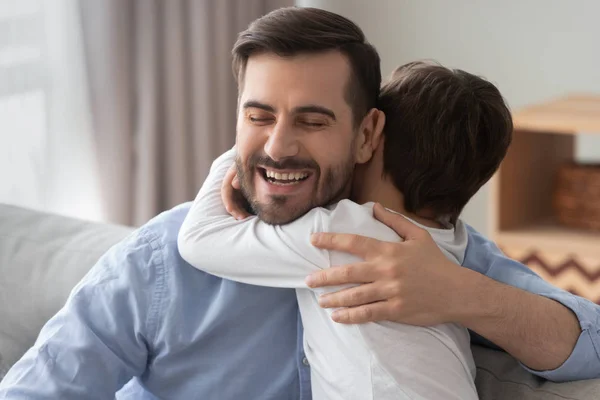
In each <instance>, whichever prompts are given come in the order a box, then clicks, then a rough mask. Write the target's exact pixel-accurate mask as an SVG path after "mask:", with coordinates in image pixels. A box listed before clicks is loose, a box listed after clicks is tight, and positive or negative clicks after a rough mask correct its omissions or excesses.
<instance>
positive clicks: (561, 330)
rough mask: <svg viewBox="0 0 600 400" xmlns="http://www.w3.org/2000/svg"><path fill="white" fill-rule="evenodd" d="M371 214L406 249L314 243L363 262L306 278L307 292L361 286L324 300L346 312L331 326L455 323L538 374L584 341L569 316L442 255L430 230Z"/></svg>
mask: <svg viewBox="0 0 600 400" xmlns="http://www.w3.org/2000/svg"><path fill="white" fill-rule="evenodd" d="M374 213H375V217H376V218H377V219H378V220H380V221H381V222H383V223H384V224H386V225H388V226H389V227H391V228H392V229H394V231H396V233H397V234H398V235H399V236H401V237H403V238H404V242H402V243H386V242H381V241H378V240H375V239H370V238H366V237H362V236H357V235H345V234H331V233H320V234H316V235H315V236H314V237H313V244H314V245H315V246H317V247H320V248H322V249H328V250H338V251H345V252H348V253H351V254H354V255H356V256H359V257H361V258H363V259H364V260H365V261H364V262H362V263H358V264H353V265H346V266H342V267H333V268H329V269H327V270H323V271H319V272H316V273H314V274H313V275H311V276H310V277H308V278H307V284H308V285H309V286H310V287H319V286H331V285H341V284H352V283H354V284H356V283H361V284H362V285H360V286H357V287H353V288H350V289H345V290H341V291H339V292H336V293H332V294H328V295H326V296H323V297H321V300H320V304H321V305H322V306H323V307H326V308H331V307H346V308H342V309H340V310H337V311H336V312H335V313H333V319H334V320H335V321H336V322H341V323H363V322H369V321H382V320H389V321H396V322H402V323H407V324H411V325H421V326H431V325H436V324H439V323H444V322H455V323H459V324H462V325H463V326H465V327H466V328H469V329H471V330H472V331H475V332H477V333H478V334H480V335H481V336H483V337H485V338H487V339H488V340H490V341H492V342H493V343H495V344H497V345H498V346H500V347H501V348H503V349H504V350H505V351H507V352H508V353H510V354H511V355H512V356H513V357H515V358H516V359H517V360H519V361H521V362H522V363H523V364H525V365H527V366H528V367H529V368H531V369H535V370H538V371H547V370H553V369H556V368H558V367H559V366H560V365H562V364H563V363H564V362H565V360H566V359H567V358H568V357H569V355H570V354H571V352H572V351H573V348H574V346H575V343H576V342H577V340H578V338H579V335H580V334H581V328H580V326H579V321H578V320H577V317H576V316H575V315H574V314H573V312H572V311H571V310H570V309H568V308H567V307H565V306H563V305H562V304H560V303H558V302H555V301H553V300H550V299H548V298H546V297H542V296H538V295H535V294H532V293H529V292H526V291H524V290H521V289H517V288H515V287H512V286H508V285H505V284H502V283H500V282H496V281H494V280H492V279H490V278H488V277H486V276H484V275H481V274H479V273H478V272H475V271H471V270H469V269H467V268H463V267H460V266H458V265H456V264H454V263H452V262H451V261H449V260H448V259H447V258H446V257H445V256H444V255H443V254H442V252H441V251H440V250H439V248H438V247H437V245H436V244H435V242H434V241H433V239H432V238H431V236H429V234H428V232H427V231H425V230H423V229H420V228H418V227H417V226H415V225H414V224H411V223H410V222H408V221H407V220H406V219H405V218H403V217H401V216H399V215H394V214H393V213H390V212H388V211H386V210H385V209H384V208H383V207H381V206H380V205H376V206H375V209H374Z"/></svg>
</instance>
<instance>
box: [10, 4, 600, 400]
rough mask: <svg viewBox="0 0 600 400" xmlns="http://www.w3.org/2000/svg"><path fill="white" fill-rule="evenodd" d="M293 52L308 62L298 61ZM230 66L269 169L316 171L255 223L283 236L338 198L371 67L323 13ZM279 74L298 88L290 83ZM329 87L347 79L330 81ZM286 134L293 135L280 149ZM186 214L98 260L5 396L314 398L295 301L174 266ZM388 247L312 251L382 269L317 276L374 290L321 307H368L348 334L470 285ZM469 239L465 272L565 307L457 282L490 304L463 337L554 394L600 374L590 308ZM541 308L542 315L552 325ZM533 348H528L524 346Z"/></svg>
mask: <svg viewBox="0 0 600 400" xmlns="http://www.w3.org/2000/svg"><path fill="white" fill-rule="evenodd" d="M257 40H259V41H260V40H266V41H267V42H270V43H273V42H275V43H276V44H278V45H279V46H282V47H281V50H279V51H278V52H277V53H274V52H273V51H269V50H267V49H266V48H265V47H262V48H260V47H258V48H257V47H256V46H255V45H254V44H256V41H257ZM253 43H254V44H253ZM303 43H304V44H303ZM298 46H299V47H301V48H302V47H303V46H304V50H303V51H299V52H296V53H294V49H296V48H297V47H298ZM257 50H258V53H255V51H257ZM336 52H337V53H336ZM306 53H308V54H312V55H313V57H310V58H311V60H310V61H311V62H308V61H307V64H305V65H304V66H305V68H301V69H298V68H295V65H296V64H295V63H291V64H285V60H286V59H287V60H289V59H290V58H288V57H290V56H292V54H295V55H293V57H300V58H302V54H306ZM256 55H263V56H265V57H262V61H264V63H263V64H262V65H261V63H260V62H258V63H257V64H254V63H253V62H254V61H261V60H258V59H253V57H255V56H256ZM269 57H270V59H269ZM234 58H235V61H236V64H235V65H236V66H238V67H239V69H237V71H238V72H242V71H244V72H245V73H246V74H245V75H244V74H241V75H239V74H238V78H240V80H239V82H240V92H241V93H246V90H250V89H249V88H250V86H247V85H252V86H251V87H252V91H253V92H254V93H255V94H256V96H257V97H254V98H249V99H247V100H245V101H244V102H243V103H242V106H241V107H240V116H239V117H240V118H242V117H243V118H246V120H247V121H250V122H252V123H253V124H256V125H254V126H261V124H271V125H272V129H270V130H269V134H268V141H267V142H266V143H263V144H262V146H263V149H264V151H265V153H266V154H267V155H268V156H269V157H270V158H271V159H273V160H278V159H282V158H283V159H288V160H293V159H294V152H295V151H296V150H295V148H296V146H297V145H298V137H302V140H303V141H302V143H303V145H305V144H306V146H308V144H307V143H311V146H310V148H311V149H312V152H311V156H312V159H313V160H314V164H312V165H311V166H310V167H311V169H312V171H318V174H316V176H315V177H314V178H313V179H317V180H318V182H319V183H318V185H317V187H318V189H317V191H310V192H305V193H302V194H301V195H300V196H298V197H299V200H294V199H289V198H286V197H285V196H283V195H282V196H281V197H277V196H275V197H273V198H271V199H270V200H269V201H271V200H272V201H273V202H274V204H273V206H274V208H273V212H272V213H271V214H270V216H269V217H266V218H272V221H273V222H286V221H289V220H291V219H293V218H297V217H298V216H300V215H302V214H303V213H305V212H306V211H307V210H309V209H310V208H311V207H314V206H317V205H324V204H327V203H328V202H330V201H336V200H338V199H339V198H342V197H344V196H347V195H348V194H349V189H350V188H349V184H348V182H350V180H351V177H352V168H353V164H356V163H358V162H360V161H361V160H359V159H354V160H352V162H350V161H349V156H348V155H349V154H350V151H351V149H350V147H351V146H350V143H351V142H352V139H353V138H354V136H353V135H354V134H355V133H357V132H361V131H363V130H365V129H367V130H368V129H370V128H369V127H372V125H373V123H374V120H373V114H374V113H371V112H370V110H372V109H373V108H374V107H375V104H376V100H377V95H378V91H379V85H380V80H381V79H380V75H379V74H380V72H379V58H378V56H377V53H376V52H375V50H374V49H373V48H372V47H371V46H370V45H368V44H367V43H366V42H365V39H364V36H363V34H362V32H361V31H360V29H359V28H358V27H356V25H354V24H353V23H351V22H350V21H348V20H346V19H345V18H343V17H340V16H338V15H335V14H332V13H328V12H325V11H322V10H314V9H282V10H277V11H275V12H273V13H271V14H269V15H267V16H265V17H263V18H261V19H259V20H257V21H256V22H255V23H253V24H252V26H251V27H250V28H249V29H248V30H247V31H246V32H243V33H242V34H241V35H240V38H239V40H238V43H237V44H236V48H235V49H234ZM269 61H274V62H278V63H279V64H278V65H279V67H280V68H281V70H277V69H273V68H272V67H273V64H272V63H270V62H269ZM288 72H289V73H290V74H291V75H293V76H294V80H289V79H286V75H288V74H287V73H288ZM336 74H339V77H343V78H344V79H336V76H337V75H336ZM250 75H252V76H250ZM295 79H297V80H295ZM314 81H318V82H320V83H322V85H314V83H313V82H314ZM286 89H289V90H286ZM265 97H266V98H269V99H268V101H265V100H264V98H265ZM324 103H327V104H328V105H329V107H327V106H323V104H324ZM282 122H285V123H282ZM326 125H329V126H330V127H331V129H327V136H326V137H323V135H320V134H319V133H320V132H321V133H322V131H321V130H320V128H322V127H323V126H326ZM290 127H294V129H290ZM252 132H253V131H252V129H250V130H248V131H246V132H245V134H246V135H247V136H246V137H247V140H248V142H246V143H241V142H240V141H238V145H240V146H246V147H245V150H241V149H240V150H239V151H240V154H242V153H243V154H245V155H246V156H248V155H250V154H251V152H252V149H253V148H254V149H256V148H258V147H257V146H259V143H258V142H256V140H255V138H253V137H252ZM290 132H294V133H295V134H297V135H294V136H290ZM238 135H240V132H238ZM244 160H245V162H247V165H250V166H252V168H251V169H250V170H249V171H250V173H252V174H260V173H262V172H261V171H260V170H259V168H260V165H261V162H259V161H261V160H254V162H252V160H251V159H249V158H248V159H244ZM262 162H264V160H262ZM288 162H290V161H288ZM291 163H292V164H293V161H291ZM255 176H256V175H255ZM331 176H333V177H335V179H331ZM340 183H341V185H340ZM255 188H256V187H255ZM257 198H258V199H259V201H262V200H261V198H260V196H257ZM188 209H189V205H187V204H186V205H182V206H179V207H177V208H175V209H173V210H171V211H168V212H166V213H163V214H161V215H160V216H158V217H157V218H155V219H154V220H152V221H151V222H149V223H148V224H146V225H145V226H144V227H142V228H140V229H139V230H138V231H136V232H135V233H133V234H132V235H131V236H130V237H128V238H127V239H125V240H124V241H122V242H121V243H119V244H117V245H116V246H115V247H113V248H112V249H111V250H110V251H109V252H108V253H107V254H106V255H105V256H103V257H102V259H101V260H100V261H99V262H98V264H97V265H96V266H95V267H94V268H93V269H92V271H90V273H89V274H88V275H87V276H86V277H85V278H84V279H83V280H82V282H80V283H79V284H78V285H77V287H76V288H75V289H74V290H73V292H72V294H71V296H70V297H69V299H68V301H67V303H66V305H65V307H64V308H63V309H62V310H61V311H60V312H59V313H58V314H57V315H56V316H55V317H53V318H52V319H51V320H50V321H49V322H48V323H47V324H46V326H45V327H44V328H43V330H42V332H41V333H40V336H39V338H38V340H37V342H36V344H35V346H34V347H33V348H32V349H30V350H29V351H28V352H27V353H26V354H25V355H24V357H23V359H21V360H20V361H19V362H18V363H17V364H16V365H15V366H14V367H13V368H12V369H11V371H9V373H8V375H7V376H6V377H5V379H4V380H3V381H2V383H1V385H0V398H3V399H21V398H26V399H33V400H35V399H56V398H60V399H65V400H68V399H80V398H86V399H111V398H114V396H115V392H117V391H119V390H120V389H121V388H123V389H122V390H120V391H119V392H118V394H117V398H119V399H127V398H134V399H156V398H165V399H166V398H169V399H193V398H208V399H219V400H221V399H222V400H227V399H239V398H244V399H261V400H262V399H309V398H310V380H309V366H308V365H307V363H306V362H304V360H305V358H304V354H303V348H302V328H301V324H300V320H299V318H298V311H297V305H296V300H295V294H294V292H293V291H290V290H283V289H271V288H263V287H255V286H248V285H243V284H238V283H234V282H231V281H227V280H222V279H219V278H216V277H213V276H210V275H207V274H204V273H202V272H200V271H198V270H196V269H194V268H193V267H191V266H189V265H187V264H186V263H184V262H183V261H182V259H181V258H180V256H179V254H178V251H177V246H176V242H177V234H178V231H179V228H180V226H181V223H182V221H183V219H184V217H185V215H186V213H187V211H188ZM382 218H383V219H384V220H387V218H389V216H386V215H385V214H384V216H383V217H382ZM388 222H390V224H391V225H392V226H393V225H394V224H395V223H396V222H394V221H388ZM398 233H399V234H400V235H401V236H403V237H405V238H406V239H407V240H406V242H405V243H403V244H398V245H392V244H388V243H372V242H369V241H367V240H366V239H351V240H350V241H348V240H347V238H346V237H344V236H334V237H333V238H331V237H330V236H327V235H323V236H321V237H320V238H318V239H317V244H319V245H321V246H324V247H329V248H333V247H345V246H347V245H348V243H350V244H353V245H356V249H355V250H356V251H357V252H358V253H362V252H363V251H365V252H367V253H368V257H366V258H367V260H366V263H374V264H376V265H377V268H372V269H371V270H372V272H371V273H366V272H365V269H362V268H360V266H352V267H350V268H339V269H337V268H334V269H332V270H331V271H327V274H325V275H319V276H317V277H316V280H315V282H316V284H323V283H330V284H335V283H337V281H340V280H345V281H352V280H354V279H356V280H358V281H367V282H370V283H368V284H367V285H363V287H362V288H361V289H360V291H356V290H355V291H349V292H341V293H339V296H337V297H332V299H331V300H332V301H331V302H330V304H329V305H331V304H333V303H336V302H339V301H340V296H341V299H342V300H341V301H342V302H344V300H343V299H344V297H345V296H346V295H348V294H349V298H350V299H351V301H352V302H353V303H355V304H357V305H360V304H365V303H372V304H368V305H367V306H366V307H370V308H364V306H363V308H361V307H358V308H351V309H349V310H348V311H347V314H346V316H347V317H346V318H344V315H342V320H343V321H349V320H352V319H353V318H356V316H355V312H356V315H358V316H359V317H360V316H362V318H363V319H372V318H376V317H377V318H379V317H380V316H383V317H384V318H385V319H392V320H401V321H405V322H415V323H423V324H428V323H430V322H432V321H434V320H436V318H439V317H440V316H439V315H438V314H440V312H439V308H440V307H439V305H438V304H436V303H438V302H439V300H440V299H439V298H435V299H434V298H433V297H436V296H431V295H429V296H427V295H426V294H427V293H431V291H430V290H429V289H427V288H425V287H423V286H422V285H421V286H419V285H418V282H421V283H422V282H423V280H424V279H427V280H428V282H427V284H428V285H429V286H431V284H432V283H433V284H434V285H433V287H434V288H437V289H438V290H439V287H440V284H439V283H436V282H439V281H440V280H442V281H445V280H446V279H450V275H451V274H452V273H454V272H456V273H460V275H459V276H460V277H461V278H462V277H466V275H463V272H462V271H466V273H469V274H476V272H472V271H469V270H467V269H462V268H460V267H459V266H456V265H448V264H447V263H445V262H443V255H441V253H440V251H439V249H438V248H437V247H436V245H435V244H434V243H433V242H432V240H431V238H430V237H428V236H427V235H424V234H423V232H422V231H421V230H420V229H418V228H416V227H414V226H408V227H402V228H401V229H399V232H398ZM469 240H470V242H471V243H472V244H471V248H470V249H468V250H467V254H466V260H465V263H464V264H465V266H467V267H469V268H471V269H475V270H478V271H480V272H487V273H495V274H497V275H493V276H494V277H495V278H497V279H499V280H504V281H508V282H512V283H513V284H515V283H516V282H515V281H519V280H520V279H521V278H522V279H524V280H525V281H526V282H528V287H527V289H530V290H534V291H537V292H541V293H539V294H543V295H545V296H548V297H551V298H553V299H556V300H558V301H559V302H561V303H563V304H565V306H566V307H565V306H563V305H561V304H559V303H558V302H554V301H552V300H547V299H545V298H543V297H541V296H536V295H529V294H527V293H525V292H522V291H518V293H519V299H520V300H521V301H522V302H523V303H524V304H520V305H519V307H518V309H517V310H514V309H507V308H506V307H503V304H502V302H503V301H509V300H510V299H508V298H507V297H508V296H515V295H516V292H514V291H515V290H518V289H512V288H508V289H506V288H507V286H505V285H502V284H499V283H496V282H494V281H493V280H491V279H488V278H486V277H485V276H483V275H482V274H477V277H478V278H476V279H475V278H473V276H472V275H469V280H468V282H471V283H473V282H474V283H476V284H477V285H479V284H481V285H485V286H482V289H486V290H488V289H489V292H490V294H491V295H492V296H491V297H490V299H489V300H488V299H487V298H485V296H483V294H485V293H483V294H482V293H479V292H474V291H469V290H467V288H466V287H461V288H460V289H464V290H465V291H464V293H477V295H478V297H477V298H475V299H473V300H472V302H470V303H469V304H472V309H469V310H463V311H464V312H465V313H467V312H468V314H469V316H471V317H472V319H473V324H472V327H473V329H475V330H478V329H479V330H480V331H481V332H480V333H483V334H484V335H486V334H487V336H488V338H489V339H492V340H494V341H496V343H498V344H499V345H501V346H503V347H505V348H506V349H508V350H509V351H511V353H513V354H514V355H515V356H517V357H518V358H519V359H521V360H522V361H524V362H525V364H527V365H528V366H529V367H532V368H536V369H539V370H548V371H545V372H538V373H539V374H540V375H543V376H546V377H549V378H552V379H556V380H561V379H572V378H581V379H582V378H587V377H590V376H597V375H599V371H600V359H599V358H598V356H597V353H594V352H595V350H594V347H593V343H598V333H597V330H598V326H597V323H596V319H597V315H598V311H597V309H596V308H594V306H592V305H591V304H590V303H587V302H585V301H583V300H581V299H578V298H576V297H574V296H570V295H568V294H565V293H563V292H560V291H557V290H555V289H552V288H551V287H550V286H547V285H544V284H543V283H541V282H538V281H536V280H535V279H530V278H528V276H530V275H528V272H527V270H526V269H525V267H521V266H519V265H518V264H516V263H514V262H512V261H510V260H507V259H505V258H503V256H502V255H501V254H500V253H499V252H498V251H497V249H496V248H495V247H494V246H493V244H491V243H489V242H487V241H486V240H485V239H483V238H482V237H481V236H480V235H478V234H476V233H474V232H472V231H471V232H470V238H469ZM240 261H243V260H240ZM417 266H418V267H419V268H411V267H417ZM520 268H521V269H520ZM417 270H420V271H424V272H427V273H428V274H429V275H427V276H424V277H423V276H421V277H419V276H412V277H410V278H409V279H404V276H405V274H406V273H408V272H410V271H417ZM340 271H343V272H342V273H341V275H340V276H338V274H337V273H338V272H340ZM459 271H461V272H459ZM515 271H516V272H515ZM503 273H504V274H506V275H504V276H503V275H502V274H503ZM515 273H516V274H517V275H516V276H515V275H512V274H515ZM408 280H410V281H413V280H414V281H415V285H416V286H413V289H411V290H410V291H404V290H402V291H400V292H397V291H392V292H388V291H386V290H384V288H383V286H399V287H404V285H406V284H407V281H408ZM452 281H453V282H454V281H456V279H452ZM447 283H448V282H442V285H445V284H447ZM452 286H454V285H452ZM465 286H466V285H465ZM456 287H457V288H456V289H452V290H450V291H449V293H456V290H458V287H459V285H458V283H457V284H456ZM499 287H501V288H502V289H503V290H500V289H498V288H499ZM421 290H422V292H421V296H422V297H427V298H428V299H429V300H427V301H425V302H424V303H421V304H424V305H425V306H426V308H425V310H427V312H425V313H423V315H424V317H423V318H422V319H418V318H416V316H418V314H416V313H414V312H410V309H409V308H408V307H409V305H410V302H412V305H413V306H414V305H415V304H417V303H415V302H414V301H413V300H414V297H416V296H407V294H410V292H414V291H421ZM507 290H509V291H507ZM356 293H358V296H357V295H356ZM439 293H440V292H439V291H438V293H436V295H438V294H439ZM360 296H365V297H363V298H362V299H361V298H360ZM377 300H383V302H379V303H378V302H377ZM490 303H491V304H497V308H495V309H494V312H493V313H492V314H491V315H490V313H489V311H490V308H489V307H486V305H489V304H490ZM567 307H568V308H567ZM455 309H456V308H453V310H455ZM569 309H570V310H572V311H569ZM361 310H366V312H365V311H361ZM548 310H553V311H552V312H553V313H552V314H551V315H549V314H548ZM555 312H556V313H555ZM573 313H575V314H573ZM574 315H577V317H579V324H578V323H577V319H576V318H575V316H574ZM507 322H508V323H507ZM509 324H510V325H511V326H501V325H509ZM491 326H495V327H496V328H497V329H502V330H501V333H502V335H495V334H494V332H493V329H491V328H490V327H491ZM511 328H512V329H511ZM500 336H502V337H500ZM532 343H533V344H535V345H536V346H537V347H536V348H534V349H531V348H529V346H530V345H531V344H532ZM575 343H576V344H575ZM540 352H541V353H544V354H537V353H540ZM546 353H548V354H546ZM565 360H566V361H565ZM557 367H558V368H557ZM123 386H125V387H123Z"/></svg>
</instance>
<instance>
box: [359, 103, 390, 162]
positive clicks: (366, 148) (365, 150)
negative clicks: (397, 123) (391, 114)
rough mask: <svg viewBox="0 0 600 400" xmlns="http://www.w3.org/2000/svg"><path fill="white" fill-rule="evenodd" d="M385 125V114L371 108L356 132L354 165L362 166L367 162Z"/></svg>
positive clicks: (377, 144) (377, 143)
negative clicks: (356, 141)
mask: <svg viewBox="0 0 600 400" xmlns="http://www.w3.org/2000/svg"><path fill="white" fill-rule="evenodd" d="M384 125H385V114H384V113H383V111H380V110H378V109H376V108H372V109H371V110H370V111H369V112H368V113H367V115H366V116H365V118H364V119H363V122H362V124H361V126H360V130H359V132H358V138H357V140H358V143H357V144H358V145H357V146H356V163H357V164H364V163H366V162H368V161H369V160H370V159H371V157H373V153H374V152H375V149H376V148H377V146H379V142H380V140H381V135H382V132H383V126H384Z"/></svg>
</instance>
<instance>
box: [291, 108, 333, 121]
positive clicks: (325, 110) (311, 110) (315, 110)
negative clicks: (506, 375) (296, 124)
mask: <svg viewBox="0 0 600 400" xmlns="http://www.w3.org/2000/svg"><path fill="white" fill-rule="evenodd" d="M292 111H293V112H294V113H296V114H306V113H318V114H324V115H327V116H328V117H329V118H331V119H333V120H334V121H335V120H336V118H335V113H334V112H333V111H332V110H330V109H329V108H326V107H323V106H317V105H314V104H310V105H307V106H299V107H296V108H294V109H293V110H292Z"/></svg>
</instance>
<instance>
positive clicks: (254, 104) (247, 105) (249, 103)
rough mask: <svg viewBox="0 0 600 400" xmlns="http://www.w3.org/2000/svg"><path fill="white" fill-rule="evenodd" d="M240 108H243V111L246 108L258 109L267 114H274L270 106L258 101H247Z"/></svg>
mask: <svg viewBox="0 0 600 400" xmlns="http://www.w3.org/2000/svg"><path fill="white" fill-rule="evenodd" d="M242 107H243V108H244V110H245V109H247V108H259V109H261V110H265V111H267V112H271V113H274V112H275V109H274V108H273V107H272V106H270V105H268V104H265V103H261V102H260V101H256V100H248V101H246V102H245V103H244V105H243V106H242Z"/></svg>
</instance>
